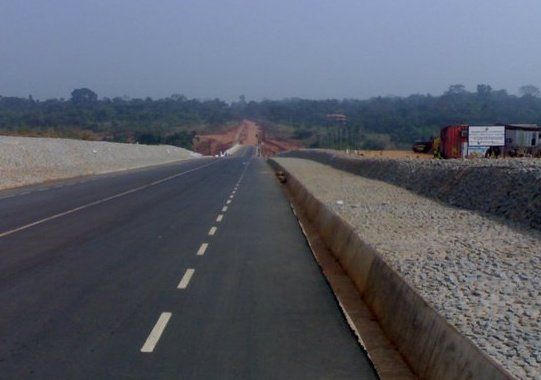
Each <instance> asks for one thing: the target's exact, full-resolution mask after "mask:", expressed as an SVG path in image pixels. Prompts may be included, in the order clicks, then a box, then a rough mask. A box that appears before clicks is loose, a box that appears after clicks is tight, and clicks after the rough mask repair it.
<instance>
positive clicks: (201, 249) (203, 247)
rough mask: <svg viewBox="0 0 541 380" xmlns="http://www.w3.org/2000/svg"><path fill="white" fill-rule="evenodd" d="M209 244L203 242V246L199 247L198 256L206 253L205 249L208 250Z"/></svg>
mask: <svg viewBox="0 0 541 380" xmlns="http://www.w3.org/2000/svg"><path fill="white" fill-rule="evenodd" d="M208 246H209V244H208V243H203V244H201V247H199V250H198V251H197V256H203V255H204V254H205V251H206V250H207V248H208Z"/></svg>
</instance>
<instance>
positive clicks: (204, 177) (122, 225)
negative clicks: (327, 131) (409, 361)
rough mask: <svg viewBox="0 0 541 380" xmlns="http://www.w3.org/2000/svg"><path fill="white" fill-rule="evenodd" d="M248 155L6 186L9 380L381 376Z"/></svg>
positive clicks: (0, 337) (4, 345)
mask: <svg viewBox="0 0 541 380" xmlns="http://www.w3.org/2000/svg"><path fill="white" fill-rule="evenodd" d="M252 154H253V149H247V150H245V151H244V152H243V153H242V154H241V155H242V157H235V158H227V159H202V160H192V161H187V162H184V163H181V164H175V165H165V166H159V167H154V168H150V169H144V170H136V171H131V172H125V173H122V174H112V175H102V176H95V177H87V178H81V179H76V180H69V181H63V182H57V183H50V184H45V185H40V186H34V187H29V188H24V189H18V190H12V191H4V192H0V305H1V307H0V378H6V379H8V378H9V379H13V378H51V379H52V378H55V379H59V378H100V379H102V378H115V379H119V378H147V379H148V378H152V379H155V378H168V379H169V378H183V379H218V378H219V379H233V378H235V379H239V378H250V379H252V378H268V379H271V378H272V379H276V378H290V379H296V378H306V379H308V378H309V379H312V378H315V379H318V378H319V379H329V378H340V379H342V378H344V379H345V378H360V379H371V378H374V377H375V375H374V372H373V369H372V367H371V365H370V364H369V361H368V359H367V358H366V355H365V354H364V352H363V351H362V350H361V348H360V347H359V345H358V343H357V341H356V339H355V337H354V335H353V334H352V332H351V331H350V329H349V328H348V326H347V323H346V321H345V319H344V317H343V316H342V314H341V313H340V311H339V308H338V306H337V304H336V301H335V299H334V298H333V295H332V292H331V291H330V289H329V287H328V286H327V284H326V282H325V280H324V277H323V276H322V274H321V273H320V271H319V268H318V266H317V264H316V263H315V262H314V260H313V258H312V255H311V253H310V251H309V248H308V246H307V244H306V242H305V240H304V237H303V235H302V233H301V231H300V228H299V226H298V224H297V221H296V219H295V217H294V216H293V214H292V212H291V210H290V208H289V205H288V203H287V200H286V199H285V197H284V195H283V194H282V192H281V189H280V187H279V184H278V183H277V181H276V180H275V179H274V177H273V174H272V171H271V169H270V168H269V167H268V166H267V164H266V163H265V162H264V161H262V160H260V159H256V158H252V157H251V155H252ZM235 189H236V190H235ZM213 227H215V228H213Z"/></svg>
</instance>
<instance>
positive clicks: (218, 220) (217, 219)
mask: <svg viewBox="0 0 541 380" xmlns="http://www.w3.org/2000/svg"><path fill="white" fill-rule="evenodd" d="M223 218H224V216H223V215H222V214H220V215H218V217H217V218H216V221H217V222H221V221H222V219H223Z"/></svg>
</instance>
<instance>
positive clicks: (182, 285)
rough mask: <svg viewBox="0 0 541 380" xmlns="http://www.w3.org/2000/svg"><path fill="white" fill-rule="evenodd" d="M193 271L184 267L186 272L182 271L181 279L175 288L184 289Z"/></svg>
mask: <svg viewBox="0 0 541 380" xmlns="http://www.w3.org/2000/svg"><path fill="white" fill-rule="evenodd" d="M194 273H195V269H193V268H190V269H186V273H184V276H182V279H181V280H180V282H179V283H178V286H177V289H186V288H187V287H188V284H189V283H190V280H191V279H192V276H193V274H194Z"/></svg>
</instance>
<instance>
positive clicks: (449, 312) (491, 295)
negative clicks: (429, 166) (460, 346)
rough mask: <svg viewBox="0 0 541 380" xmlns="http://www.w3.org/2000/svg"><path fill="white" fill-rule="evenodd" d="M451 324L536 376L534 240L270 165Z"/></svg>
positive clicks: (489, 221) (343, 180) (380, 192)
mask: <svg viewBox="0 0 541 380" xmlns="http://www.w3.org/2000/svg"><path fill="white" fill-rule="evenodd" d="M276 161H277V162H279V163H280V165H282V166H283V167H285V168H286V169H287V170H288V171H290V172H291V173H292V174H293V175H294V176H295V177H296V178H297V179H299V180H300V181H301V182H302V183H303V184H304V185H305V186H306V187H307V188H308V190H309V191H310V192H311V193H312V194H314V195H315V196H316V197H318V198H319V199H320V200H322V201H323V202H325V204H327V205H328V206H330V207H331V208H332V209H333V210H334V211H335V212H337V213H338V214H339V215H340V216H342V217H343V218H344V219H346V220H347V221H348V222H349V223H351V224H352V225H353V226H354V227H355V229H356V231H357V232H358V233H359V235H360V236H361V237H362V238H363V240H364V241H365V242H367V243H368V244H370V245H371V246H373V247H374V248H376V249H377V250H378V251H379V252H380V254H381V255H382V256H383V257H384V259H385V260H386V261H387V262H388V263H389V265H391V266H392V267H393V268H395V269H396V270H397V271H398V272H399V273H401V274H402V275H403V276H404V278H405V279H406V281H408V282H409V283H410V284H411V285H412V286H414V287H415V288H416V289H417V290H418V291H419V293H420V294H421V295H422V296H423V297H424V298H425V299H426V300H427V301H428V302H429V303H430V304H431V305H432V306H433V307H434V308H435V309H436V310H437V311H438V312H439V313H441V315H443V316H444V317H445V318H446V319H447V320H448V321H449V322H450V323H451V324H453V325H454V326H455V327H456V328H457V329H458V330H459V331H461V332H462V333H463V334H465V335H466V336H468V337H469V338H470V339H471V340H472V341H473V342H474V343H475V344H477V345H478V346H479V347H480V348H481V349H482V350H484V351H485V352H486V353H487V354H489V355H490V356H492V357H493V358H494V359H495V360H497V361H499V362H500V363H501V364H502V365H503V366H504V367H506V368H507V369H509V370H510V371H511V372H512V373H513V374H515V375H516V376H517V377H519V378H541V323H540V317H541V316H540V311H541V232H540V231H538V230H536V229H531V228H528V227H525V226H517V225H516V224H514V225H513V224H510V223H507V222H506V221H504V220H503V219H501V220H500V219H496V218H493V217H487V216H486V215H484V214H480V213H478V212H472V211H468V210H464V209H459V208H455V207H452V206H448V205H445V204H442V203H441V202H438V201H435V200H432V199H429V198H426V197H423V196H420V195H418V194H416V193H414V192H411V191H408V190H406V189H404V188H401V187H398V186H394V185H391V184H389V183H385V182H381V181H377V180H372V179H368V178H364V177H361V176H358V175H353V174H350V173H347V172H344V171H341V170H337V169H334V168H331V167H329V166H327V165H323V164H320V163H317V162H314V161H310V160H304V159H298V158H276Z"/></svg>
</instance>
